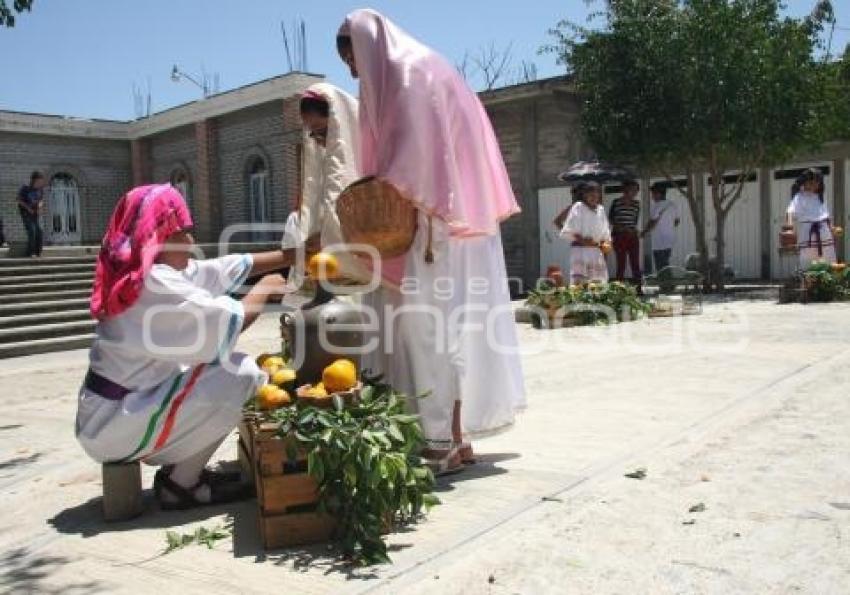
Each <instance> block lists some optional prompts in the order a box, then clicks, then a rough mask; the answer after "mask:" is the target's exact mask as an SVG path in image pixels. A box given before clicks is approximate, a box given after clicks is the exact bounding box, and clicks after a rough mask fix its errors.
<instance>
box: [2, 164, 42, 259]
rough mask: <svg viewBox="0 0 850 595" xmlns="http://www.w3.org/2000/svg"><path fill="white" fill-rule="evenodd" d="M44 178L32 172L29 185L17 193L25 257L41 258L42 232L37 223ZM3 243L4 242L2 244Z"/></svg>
mask: <svg viewBox="0 0 850 595" xmlns="http://www.w3.org/2000/svg"><path fill="white" fill-rule="evenodd" d="M44 184H45V180H44V176H43V175H42V174H41V172H39V171H34V172H32V175H31V176H30V183H29V184H28V185H25V186H21V189H20V190H19V191H18V212H19V213H20V214H21V221H22V222H23V224H24V230H25V231H26V232H27V254H26V255H27V257H32V258H36V257H39V256H41V249H42V231H41V226H40V225H39V222H38V214H39V211H40V210H41V202H42V200H43V199H44ZM4 243H5V242H4Z"/></svg>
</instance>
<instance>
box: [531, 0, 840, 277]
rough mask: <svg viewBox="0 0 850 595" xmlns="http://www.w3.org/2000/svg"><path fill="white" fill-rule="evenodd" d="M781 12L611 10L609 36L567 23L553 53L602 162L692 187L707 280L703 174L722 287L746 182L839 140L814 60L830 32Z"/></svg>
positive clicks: (751, 1)
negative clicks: (730, 176)
mask: <svg viewBox="0 0 850 595" xmlns="http://www.w3.org/2000/svg"><path fill="white" fill-rule="evenodd" d="M782 8H783V6H782V3H781V2H780V1H779V0H679V1H677V0H608V1H607V2H605V4H604V7H603V9H602V10H601V11H600V12H599V13H597V15H596V16H597V18H602V19H604V25H603V26H602V27H599V28H595V29H589V28H585V27H581V26H578V25H576V24H574V23H571V22H566V21H564V22H561V23H559V24H558V26H557V28H556V29H554V30H553V31H552V34H553V35H554V39H555V42H554V43H553V44H552V46H550V47H549V48H548V49H550V50H551V51H555V52H556V53H557V54H558V57H559V60H560V61H561V62H562V63H563V64H565V65H566V66H567V68H568V70H569V71H570V72H571V73H573V74H574V75H575V78H576V84H577V87H578V90H579V92H580V93H581V94H582V95H583V98H584V109H583V116H582V118H583V125H584V130H585V134H586V135H587V137H588V140H589V141H590V143H591V144H592V145H593V146H594V148H595V149H596V151H597V152H598V153H599V154H600V155H601V156H603V157H604V158H605V159H612V160H619V161H622V162H625V163H629V164H632V165H634V166H636V167H638V168H639V169H641V170H642V171H643V172H644V173H660V174H663V175H665V176H666V177H667V178H668V179H672V175H673V174H681V173H682V172H684V173H685V174H686V175H687V176H688V179H689V182H690V183H689V184H688V187H687V189H685V188H682V189H681V191H682V193H683V194H684V195H685V196H686V198H687V200H688V204H689V207H690V210H691V213H692V215H693V219H694V222H695V224H696V230H697V245H698V248H699V250H700V253H701V256H702V264H703V270H704V272H706V273H707V272H708V257H707V255H708V250H707V246H708V243H707V240H706V237H705V209H704V208H703V207H704V204H703V202H702V201H700V199H699V194H701V193H698V192H697V189H696V183H695V182H696V180H697V179H698V178H695V174H697V173H699V172H707V173H708V174H709V175H710V177H711V182H712V185H711V193H710V196H707V197H705V202H706V203H708V204H710V205H711V207H712V208H713V209H714V212H715V215H716V221H717V227H716V229H717V234H716V236H715V238H714V242H715V245H716V246H715V247H716V254H717V256H718V258H717V267H718V268H717V270H716V271H714V272H715V275H712V277H714V279H715V280H716V282H717V284H718V286H719V287H722V283H723V281H722V279H723V275H722V274H719V273H720V271H721V269H720V267H722V263H723V262H724V258H725V249H724V248H725V246H724V229H725V222H726V218H727V215H728V214H729V213H730V211H731V210H732V208H733V207H734V205H735V204H736V202H737V201H738V200H739V199H740V197H741V194H742V190H743V185H744V180H745V179H746V178H747V177H748V176H749V175H750V174H751V173H753V172H754V171H755V170H756V169H757V168H758V167H761V166H767V165H771V164H777V163H781V162H783V161H784V160H786V159H788V158H790V157H791V156H792V155H794V153H795V152H797V151H799V150H800V149H803V148H809V147H814V146H817V145H818V144H820V143H821V142H823V141H824V140H825V139H826V138H828V137H829V136H830V135H832V134H834V132H835V121H836V120H835V113H834V112H835V107H834V101H832V100H834V97H833V96H832V95H831V93H830V92H829V90H828V88H829V87H830V84H829V82H830V81H829V80H828V79H829V78H830V77H832V78H833V79H834V74H831V71H829V70H828V69H825V68H824V65H823V64H822V63H821V62H819V61H818V60H817V59H816V58H815V50H816V49H817V47H818V43H819V40H820V34H821V33H822V29H823V28H822V24H823V21H822V19H821V18H820V17H817V18H816V17H809V18H805V19H792V18H786V17H783V16H781V14H780V11H781V9H782ZM729 171H735V172H740V175H739V176H738V177H737V178H736V182H735V183H731V184H729V183H724V180H723V175H722V174H723V173H724V172H729ZM708 277H709V275H706V278H708Z"/></svg>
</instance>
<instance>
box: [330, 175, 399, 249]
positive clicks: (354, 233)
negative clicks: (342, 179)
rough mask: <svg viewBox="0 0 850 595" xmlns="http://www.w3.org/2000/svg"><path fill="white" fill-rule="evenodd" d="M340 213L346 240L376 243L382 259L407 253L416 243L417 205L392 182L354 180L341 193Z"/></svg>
mask: <svg viewBox="0 0 850 595" xmlns="http://www.w3.org/2000/svg"><path fill="white" fill-rule="evenodd" d="M336 212H337V215H338V216H339V223H340V227H341V228H342V237H343V238H344V239H345V241H346V243H348V244H366V245H368V246H372V247H374V248H375V250H377V251H378V254H380V256H381V258H395V257H397V256H401V255H403V254H406V253H407V252H408V250H410V246H411V244H413V236H414V235H415V234H416V208H415V207H414V206H413V204H412V203H411V202H410V201H409V200H407V199H406V198H404V197H403V196H402V195H401V193H400V192H399V191H398V189H397V188H396V187H395V186H393V185H392V184H390V183H389V182H386V181H384V180H379V179H377V178H375V177H369V178H363V179H362V180H358V181H357V182H354V183H353V184H352V185H351V186H349V187H348V188H346V189H345V190H344V191H343V192H342V194H340V196H339V200H337V206H336Z"/></svg>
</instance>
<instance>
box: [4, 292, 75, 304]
mask: <svg viewBox="0 0 850 595" xmlns="http://www.w3.org/2000/svg"><path fill="white" fill-rule="evenodd" d="M89 297H91V290H89V289H69V290H65V291H61V290H60V291H32V292H27V293H14V294H11V295H3V296H0V306H5V305H9V304H23V303H27V302H45V301H59V300H65V299H69V300H72V299H75V298H89Z"/></svg>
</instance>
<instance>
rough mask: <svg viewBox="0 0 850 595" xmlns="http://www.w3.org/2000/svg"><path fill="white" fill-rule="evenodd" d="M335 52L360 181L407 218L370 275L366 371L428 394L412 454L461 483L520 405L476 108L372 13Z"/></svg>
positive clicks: (492, 170)
mask: <svg viewBox="0 0 850 595" xmlns="http://www.w3.org/2000/svg"><path fill="white" fill-rule="evenodd" d="M337 48H338V50H339V53H340V56H341V57H342V59H343V60H344V61H345V62H346V63H347V64H348V65H349V67H350V69H351V74H352V76H354V77H355V78H359V80H360V108H359V110H360V114H359V122H360V154H359V155H358V157H359V161H360V164H361V170H362V173H363V174H364V175H374V176H377V177H379V178H382V179H384V180H387V181H389V182H391V183H392V184H394V185H395V186H396V187H397V188H398V189H399V190H400V192H401V194H402V195H403V196H405V197H406V198H407V199H409V200H410V201H411V202H413V204H414V205H415V206H416V207H417V209H418V210H419V230H418V232H417V235H416V237H415V239H414V242H413V246H412V247H411V249H410V251H409V252H408V253H407V254H406V255H404V256H402V257H400V258H398V259H394V260H390V261H384V262H382V263H381V271H382V275H383V277H384V280H385V281H386V282H387V283H386V284H385V288H384V289H381V290H379V291H377V292H374V293H373V294H370V295H369V296H367V299H366V300H365V303H366V304H368V305H371V306H372V307H374V308H375V309H376V310H377V312H378V315H379V318H380V319H381V320H382V321H383V324H382V327H383V328H382V331H383V332H382V336H381V342H380V348H379V349H378V350H376V351H375V352H374V353H372V354H371V355H370V356H369V357H367V358H366V363H367V364H368V366H369V367H371V368H372V369H373V370H374V371H376V372H381V373H383V374H384V375H385V376H386V378H387V380H388V381H389V382H390V383H391V384H393V385H394V386H395V387H396V388H397V389H399V390H401V391H404V392H406V393H408V394H410V395H417V396H418V395H423V394H427V395H428V396H427V397H425V398H423V399H419V400H417V401H416V407H417V409H418V413H419V414H420V419H421V422H422V426H423V429H424V432H425V437H426V438H427V440H428V448H427V449H426V451H425V452H424V453H423V454H424V456H425V457H427V458H429V459H431V460H432V462H433V464H434V466H435V468H436V470H437V471H438V472H440V473H444V472H450V471H455V470H459V469H462V468H463V463H465V462H472V460H473V458H472V446H471V444H470V443H469V442H465V440H469V439H471V438H475V437H481V436H485V435H488V434H492V433H495V432H498V431H500V430H504V429H507V428H509V427H510V426H511V425H512V424H513V421H514V417H515V413H516V411H517V410H519V409H521V408H523V407H524V406H525V394H524V392H525V391H524V387H523V379H522V370H521V367H520V361H519V355H518V347H517V346H518V342H517V336H516V327H515V324H514V315H513V310H512V308H511V303H510V294H509V292H508V284H507V277H506V272H505V260H504V253H503V250H502V241H501V236H500V230H499V223H500V222H501V221H503V220H504V219H507V218H508V217H510V216H511V215H514V214H515V213H518V212H519V207H518V206H517V203H516V199H515V198H514V195H513V191H512V189H511V185H510V181H509V178H508V175H507V171H506V170H505V165H504V162H503V161H502V156H501V152H500V150H499V145H498V142H497V140H496V137H495V134H494V133H493V129H492V126H491V124H490V121H489V119H488V117H487V114H486V112H485V111H484V108H483V107H482V105H481V103H480V101H479V100H478V97H477V95H476V94H475V93H474V92H473V91H472V90H471V89H470V88H469V87H468V86H467V85H466V82H465V81H464V80H463V78H462V77H461V76H460V74H459V73H458V72H457V71H456V69H455V68H454V67H453V66H452V65H451V64H449V63H448V62H447V61H446V60H445V59H444V58H443V57H442V56H440V55H439V54H437V53H436V52H434V51H433V50H432V49H430V48H428V47H427V46H425V45H423V44H421V43H420V42H418V41H417V40H415V39H414V38H412V37H411V36H410V35H408V34H407V33H406V32H404V31H403V30H402V29H400V28H399V27H398V26H396V25H395V24H394V23H392V22H391V21H389V20H388V19H387V18H386V17H384V16H382V15H381V14H379V13H377V12H375V11H373V10H357V11H355V12H353V13H351V14H349V15H348V17H347V18H346V20H345V22H344V23H343V25H342V27H341V29H340V32H339V35H338V38H337ZM429 235H430V236H431V237H430V238H429ZM426 253H427V256H426ZM390 288H392V289H390Z"/></svg>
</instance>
